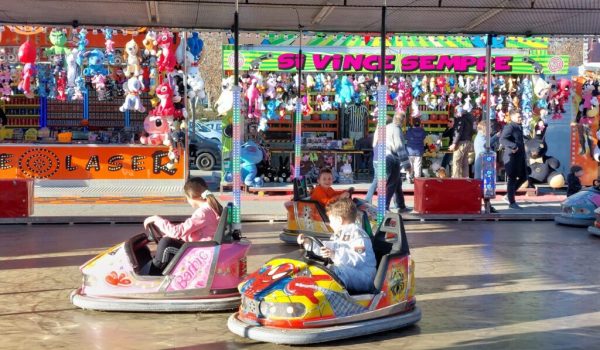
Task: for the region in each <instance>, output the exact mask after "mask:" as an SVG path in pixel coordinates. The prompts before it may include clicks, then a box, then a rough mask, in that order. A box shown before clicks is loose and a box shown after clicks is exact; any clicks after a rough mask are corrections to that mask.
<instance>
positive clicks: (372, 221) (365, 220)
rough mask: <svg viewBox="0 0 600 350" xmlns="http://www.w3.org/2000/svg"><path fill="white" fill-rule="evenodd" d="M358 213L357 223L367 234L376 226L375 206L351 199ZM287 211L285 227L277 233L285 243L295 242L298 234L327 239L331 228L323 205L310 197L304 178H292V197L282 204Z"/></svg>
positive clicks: (331, 231)
mask: <svg viewBox="0 0 600 350" xmlns="http://www.w3.org/2000/svg"><path fill="white" fill-rule="evenodd" d="M353 201H354V203H355V204H356V206H357V208H358V210H359V215H358V219H357V220H358V221H359V222H358V224H359V226H360V227H362V228H363V230H365V232H367V233H368V234H369V235H372V233H373V231H374V228H377V208H376V207H374V206H372V205H371V204H369V203H367V202H365V201H363V200H361V199H358V198H354V199H353ZM284 206H285V209H286V211H287V227H286V228H285V229H283V232H282V233H281V234H280V235H279V239H281V240H282V241H283V242H285V243H289V244H296V240H297V238H298V235H299V234H304V235H307V236H311V237H315V238H318V239H321V240H328V239H329V237H330V236H331V234H332V233H333V230H332V229H331V227H329V219H328V217H327V214H326V213H325V208H323V206H322V205H321V204H320V203H318V202H316V201H313V200H311V199H310V196H309V195H308V190H307V186H306V183H305V182H304V180H294V197H293V199H292V200H291V201H289V202H286V203H285V204H284Z"/></svg>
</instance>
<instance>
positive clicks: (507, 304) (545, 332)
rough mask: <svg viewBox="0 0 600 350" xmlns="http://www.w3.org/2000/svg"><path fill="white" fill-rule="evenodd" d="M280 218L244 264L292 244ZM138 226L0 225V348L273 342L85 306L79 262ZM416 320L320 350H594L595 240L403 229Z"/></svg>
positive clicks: (568, 232) (503, 231) (222, 316)
mask: <svg viewBox="0 0 600 350" xmlns="http://www.w3.org/2000/svg"><path fill="white" fill-rule="evenodd" d="M281 228H282V224H281V223H275V224H247V225H244V232H245V233H246V235H247V236H248V237H249V238H250V239H251V240H252V242H253V247H252V248H251V252H250V254H251V256H250V257H249V261H248V262H249V269H255V268H257V267H258V266H260V265H261V263H263V262H264V261H266V260H267V259H269V258H270V257H273V256H276V255H281V254H285V253H288V252H291V251H293V250H295V249H296V247H294V246H285V245H283V244H281V243H279V241H278V239H277V234H278V232H279V230H280V229H281ZM139 231H140V227H139V226H137V225H108V224H97V225H83V224H77V225H71V226H67V225H33V226H26V225H13V226H8V225H4V226H0V242H1V244H0V329H1V330H2V331H1V333H2V334H3V337H2V341H1V342H0V349H144V350H149V349H242V348H252V349H276V348H280V347H279V346H276V345H272V344H262V343H256V342H254V341H250V340H247V339H242V338H239V337H237V336H235V335H233V334H231V333H229V331H228V330H227V327H226V319H227V317H228V313H210V314H171V315H168V314H134V313H106V312H94V311H84V310H80V309H76V308H74V307H73V306H72V305H71V304H70V302H69V299H68V295H69V293H70V292H71V290H72V289H73V288H75V287H76V286H78V284H79V283H80V278H81V277H80V274H79V271H78V269H77V267H78V266H79V265H80V264H82V263H83V262H85V261H86V260H87V259H88V258H91V257H92V256H94V255H95V254H97V253H98V252H100V251H101V250H103V249H104V248H106V247H109V246H111V245H113V244H114V243H116V242H118V241H122V240H124V239H125V238H127V237H128V236H130V235H132V234H133V233H137V232H139ZM407 231H408V237H409V242H410V244H411V252H412V254H413V256H414V258H415V260H416V277H417V300H418V304H419V305H420V307H421V308H422V310H423V319H422V320H421V322H420V323H418V324H417V325H416V326H413V327H410V328H407V329H404V330H397V331H394V332H388V333H386V334H380V335H373V336H369V337H366V338H360V339H349V340H345V341H342V342H338V343H334V344H324V345H321V346H320V347H319V346H315V348H323V349H325V348H332V347H334V348H344V349H346V348H347V349H372V348H373V347H374V346H377V348H378V349H402V348H407V349H408V348H410V349H448V348H451V349H598V348H600V280H599V278H598V277H599V276H600V264H599V263H598V261H599V260H598V256H599V253H600V239H598V238H595V237H593V236H588V234H587V233H586V231H585V230H583V229H576V228H568V227H560V226H555V225H554V224H553V223H546V222H544V223H542V222H533V223H532V222H495V223H491V222H440V223H429V222H428V223H419V222H411V223H408V224H407Z"/></svg>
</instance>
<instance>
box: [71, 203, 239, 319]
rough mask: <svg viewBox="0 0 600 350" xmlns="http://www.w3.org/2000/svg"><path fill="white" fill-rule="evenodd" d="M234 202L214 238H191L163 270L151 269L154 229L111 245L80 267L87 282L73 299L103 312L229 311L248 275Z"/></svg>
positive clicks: (221, 219)
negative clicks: (233, 217)
mask: <svg viewBox="0 0 600 350" xmlns="http://www.w3.org/2000/svg"><path fill="white" fill-rule="evenodd" d="M230 210H231V204H229V205H228V206H227V207H226V208H225V210H223V213H222V215H221V217H220V219H219V224H218V227H217V230H216V232H215V235H214V238H213V240H212V241H205V242H187V243H185V244H183V246H182V247H181V248H179V250H178V251H177V252H176V254H175V255H174V257H173V258H172V259H171V260H170V261H169V262H168V264H166V267H165V268H164V270H162V271H153V265H152V254H151V252H150V249H149V247H148V243H149V242H151V241H155V242H158V241H159V240H160V234H159V233H158V230H156V229H152V228H151V229H150V230H149V232H148V233H141V234H138V235H135V236H133V237H132V238H130V239H129V240H127V241H125V242H123V243H120V244H118V245H116V246H114V247H112V248H109V249H107V250H106V251H104V252H103V253H101V254H100V255H98V256H96V257H95V258H93V259H91V260H90V261H88V262H86V263H85V264H84V265H82V266H81V268H80V269H81V272H82V273H83V284H82V286H81V287H79V288H78V289H77V290H75V291H73V292H72V293H71V302H72V303H73V304H74V305H75V306H78V307H80V308H83V309H94V310H103V311H141V312H195V311H217V310H231V309H234V308H236V307H237V306H238V305H239V304H240V294H239V292H238V290H237V285H238V284H239V282H240V281H241V280H242V278H243V277H244V276H245V275H246V254H247V252H248V249H249V248H250V242H248V241H247V240H245V239H242V238H241V237H240V232H239V230H234V229H233V228H232V225H231V223H230V222H228V218H229V216H230V215H229V212H230Z"/></svg>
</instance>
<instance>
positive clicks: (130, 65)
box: [123, 39, 142, 77]
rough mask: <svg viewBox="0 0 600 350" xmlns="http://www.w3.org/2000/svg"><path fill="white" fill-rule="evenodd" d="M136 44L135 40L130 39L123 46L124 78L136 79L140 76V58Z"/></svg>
mask: <svg viewBox="0 0 600 350" xmlns="http://www.w3.org/2000/svg"><path fill="white" fill-rule="evenodd" d="M138 51H139V48H138V44H137V43H136V42H135V40H133V39H131V40H129V41H128V42H127V44H125V53H124V55H123V59H124V60H125V63H126V67H125V70H124V71H123V73H125V76H126V77H130V76H132V75H133V76H134V77H137V76H139V75H140V74H142V67H141V66H140V58H139V57H138Z"/></svg>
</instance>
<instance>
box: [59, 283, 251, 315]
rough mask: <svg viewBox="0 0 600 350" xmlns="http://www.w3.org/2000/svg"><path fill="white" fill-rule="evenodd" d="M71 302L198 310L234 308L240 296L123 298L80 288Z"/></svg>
mask: <svg viewBox="0 0 600 350" xmlns="http://www.w3.org/2000/svg"><path fill="white" fill-rule="evenodd" d="M70 299H71V303H73V305H75V306H78V307H80V308H82V309H90V310H100V311H130V312H198V311H224V310H234V309H236V308H237V307H239V305H240V296H239V295H237V296H233V297H232V296H230V297H223V298H210V299H209V298H206V299H123V298H108V297H96V296H88V295H85V294H81V288H78V289H76V290H74V291H73V292H72V293H71V295H70Z"/></svg>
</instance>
